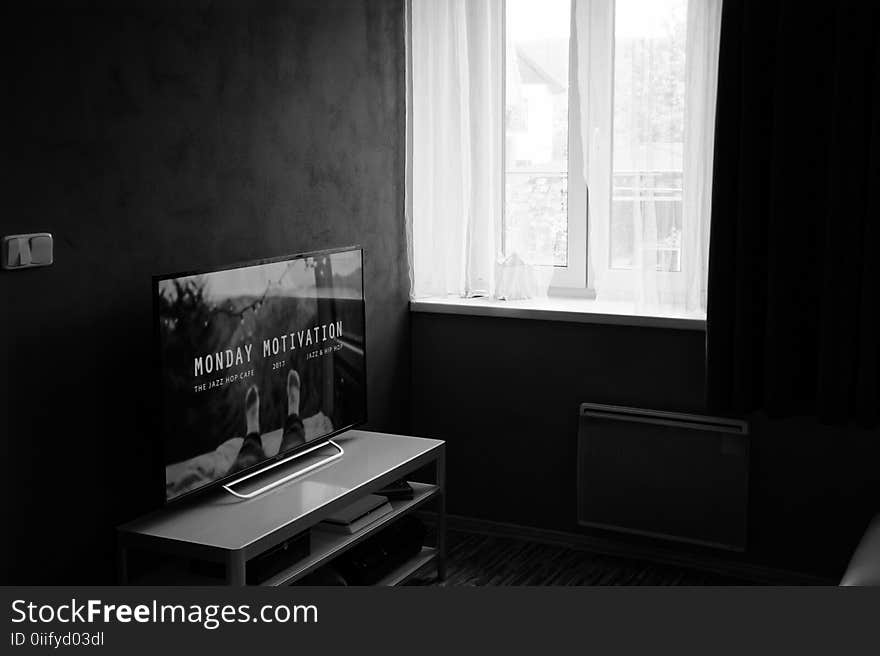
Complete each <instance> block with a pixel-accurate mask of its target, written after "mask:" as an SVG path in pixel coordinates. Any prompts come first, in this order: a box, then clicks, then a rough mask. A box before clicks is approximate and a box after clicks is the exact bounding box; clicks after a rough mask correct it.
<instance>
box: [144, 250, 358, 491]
mask: <svg viewBox="0 0 880 656" xmlns="http://www.w3.org/2000/svg"><path fill="white" fill-rule="evenodd" d="M153 288H154V314H155V322H156V335H157V338H156V342H157V348H158V359H159V378H160V389H161V411H160V412H161V422H160V426H161V431H162V441H163V444H164V465H165V500H166V502H169V501H172V500H176V499H179V498H181V497H183V496H185V495H189V494H192V493H194V492H196V491H203V490H205V489H206V488H208V487H209V486H214V485H217V484H220V483H224V482H226V483H228V482H229V481H231V480H233V479H236V478H239V477H242V476H244V475H246V474H247V473H248V472H254V471H257V470H259V468H261V467H264V466H266V465H267V463H269V462H270V461H273V460H278V459H280V458H284V457H287V456H290V455H294V454H296V453H297V452H299V451H304V450H306V449H310V448H312V447H314V446H315V445H317V444H319V443H320V442H321V441H327V440H329V439H330V438H331V437H333V436H334V435H337V434H338V433H341V432H342V431H345V430H348V429H350V428H352V427H354V426H357V425H359V424H361V423H362V422H364V421H366V408H367V404H366V361H365V358H366V353H365V349H366V339H365V307H364V284H363V251H362V250H361V249H360V248H358V247H349V248H342V249H335V250H327V251H321V252H314V253H305V254H299V255H291V256H287V257H280V258H275V259H271V260H261V261H257V262H249V263H243V264H236V265H232V266H228V267H224V268H221V269H213V270H208V271H199V272H187V273H179V274H174V275H164V276H156V277H154V279H153Z"/></svg>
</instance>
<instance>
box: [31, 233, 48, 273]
mask: <svg viewBox="0 0 880 656" xmlns="http://www.w3.org/2000/svg"><path fill="white" fill-rule="evenodd" d="M30 246H31V264H33V265H34V266H48V265H50V264H52V235H48V234H44V235H36V236H34V237H31V239H30Z"/></svg>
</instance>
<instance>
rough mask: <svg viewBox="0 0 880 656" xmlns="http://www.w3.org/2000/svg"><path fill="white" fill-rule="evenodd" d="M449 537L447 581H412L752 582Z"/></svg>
mask: <svg viewBox="0 0 880 656" xmlns="http://www.w3.org/2000/svg"><path fill="white" fill-rule="evenodd" d="M448 540H449V544H448V561H447V576H446V580H445V581H443V582H442V583H438V582H437V581H436V578H435V577H434V574H433V572H431V571H429V572H428V574H427V575H426V576H425V577H422V578H416V579H413V580H411V581H410V584H411V585H426V586H435V585H440V586H488V585H750V583H749V582H747V581H742V580H738V579H731V578H727V577H724V576H721V575H717V574H712V573H707V572H701V571H697V570H688V569H683V568H679V567H674V566H667V565H659V564H654V563H649V562H644V561H637V560H628V559H625V558H616V557H612V556H602V555H598V554H594V553H591V552H588V551H584V550H582V549H576V548H568V547H562V546H557V545H549V544H540V543H536V542H528V541H525V540H517V539H514V538H508V537H493V536H485V535H472V534H467V533H457V532H449V534H448Z"/></svg>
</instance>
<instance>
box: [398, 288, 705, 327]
mask: <svg viewBox="0 0 880 656" xmlns="http://www.w3.org/2000/svg"><path fill="white" fill-rule="evenodd" d="M409 309H410V311H411V312H427V313H433V314H464V315H470V316H477V317H507V318H512V319H537V320H539V321H565V322H570V323H592V324H608V325H615V326H643V327H652V328H673V329H677V330H705V329H706V316H705V314H704V313H702V312H689V313H685V312H681V313H672V312H670V313H667V312H663V313H660V312H657V313H651V314H647V313H646V312H645V311H643V310H639V309H638V308H636V307H635V305H634V304H633V303H626V302H622V301H621V302H613V301H596V300H592V299H583V298H561V297H556V298H554V297H549V298H533V299H529V300H525V301H496V300H495V299H489V298H459V297H456V296H447V297H443V296H432V297H427V298H420V299H418V300H413V301H410V303H409Z"/></svg>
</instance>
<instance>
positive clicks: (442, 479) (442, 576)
mask: <svg viewBox="0 0 880 656" xmlns="http://www.w3.org/2000/svg"><path fill="white" fill-rule="evenodd" d="M437 485H439V486H440V498H439V499H438V502H437V503H438V506H439V507H438V508H437V580H438V581H445V580H446V448H445V447H444V448H443V449H442V450H441V451H440V455H439V457H438V458H437Z"/></svg>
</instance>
